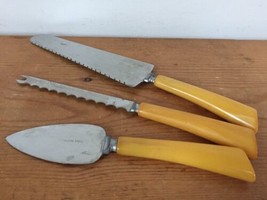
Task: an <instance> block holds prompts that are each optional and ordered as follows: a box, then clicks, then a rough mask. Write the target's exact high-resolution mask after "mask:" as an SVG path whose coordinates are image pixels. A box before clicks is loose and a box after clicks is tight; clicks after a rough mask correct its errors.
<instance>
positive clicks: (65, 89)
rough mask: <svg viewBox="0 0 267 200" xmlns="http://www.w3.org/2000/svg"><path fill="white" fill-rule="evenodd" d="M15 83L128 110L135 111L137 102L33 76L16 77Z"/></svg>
mask: <svg viewBox="0 0 267 200" xmlns="http://www.w3.org/2000/svg"><path fill="white" fill-rule="evenodd" d="M17 83H19V84H26V85H30V86H36V87H38V88H40V89H47V90H48V91H55V92H57V93H63V94H65V95H67V96H74V97H76V98H77V99H79V98H82V99H85V100H87V101H90V100H91V101H94V102H95V103H103V104H105V105H106V106H114V107H115V108H117V109H118V108H123V109H125V110H126V111H128V112H136V107H137V105H138V104H137V103H135V102H134V101H129V100H126V99H121V98H118V97H113V96H109V95H105V94H100V93H97V92H93V91H88V90H84V89H80V88H76V87H72V86H68V85H64V84H61V83H57V82H53V81H48V80H44V79H40V78H37V77H33V76H26V75H23V76H22V79H18V80H17Z"/></svg>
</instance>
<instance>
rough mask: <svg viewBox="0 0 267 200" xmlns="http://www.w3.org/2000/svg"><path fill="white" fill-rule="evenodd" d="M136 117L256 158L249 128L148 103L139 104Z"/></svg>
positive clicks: (253, 140)
mask: <svg viewBox="0 0 267 200" xmlns="http://www.w3.org/2000/svg"><path fill="white" fill-rule="evenodd" d="M138 115H139V116H140V117H144V118H146V119H150V120H153V121H157V122H160V123H163V124H166V125H170V126H173V127H175V128H179V129H182V130H185V131H187V132H190V133H193V134H195V135H197V136H200V137H203V138H205V139H207V140H210V141H213V142H215V143H217V144H222V145H226V146H232V147H238V148H241V149H243V150H244V151H245V152H246V153H247V155H248V156H249V157H250V158H252V159H256V158H257V152H258V151H257V143H256V136H255V133H254V131H253V130H252V129H250V128H247V127H243V126H239V125H235V124H231V123H228V122H224V121H220V120H215V119H212V118H208V117H203V116H200V115H196V114H191V113H187V112H183V111H179V110H174V109H170V108H166V107H162V106H157V105H153V104H149V103H141V104H140V106H139V109H138Z"/></svg>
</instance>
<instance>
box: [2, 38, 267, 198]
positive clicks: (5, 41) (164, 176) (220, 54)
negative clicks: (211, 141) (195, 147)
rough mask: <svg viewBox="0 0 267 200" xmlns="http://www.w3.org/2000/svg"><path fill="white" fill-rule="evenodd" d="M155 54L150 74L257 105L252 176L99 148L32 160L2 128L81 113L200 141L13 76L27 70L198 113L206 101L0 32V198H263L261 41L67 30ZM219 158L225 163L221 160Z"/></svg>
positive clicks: (129, 129)
mask: <svg viewBox="0 0 267 200" xmlns="http://www.w3.org/2000/svg"><path fill="white" fill-rule="evenodd" d="M68 39H71V40H74V41H77V42H81V43H84V44H88V45H91V46H94V47H97V48H101V49H105V50H108V51H111V52H114V53H118V54H121V55H125V56H129V57H132V58H135V59H139V60H142V61H145V62H150V63H153V64H155V72H156V73H157V74H162V75H167V76H170V77H173V78H176V79H179V80H182V81H185V82H187V83H191V84H193V85H196V86H200V87H202V88H205V89H208V90H211V91H214V92H217V93H219V94H222V95H225V96H227V97H230V98H233V99H235V100H238V101H240V102H243V103H245V104H248V105H250V106H252V107H254V108H256V109H257V110H258V114H259V131H258V133H257V141H258V148H259V158H258V159H257V160H253V161H252V163H253V166H254V168H255V171H256V174H257V181H256V182H255V183H252V184H251V183H246V182H242V181H239V180H235V179H233V178H229V177H225V176H222V175H218V174H214V173H210V172H207V171H203V170H199V169H196V168H192V167H188V166H184V165H179V164H172V163H167V162H161V161H156V160H147V159H140V158H133V157H122V156H118V155H116V154H111V155H108V156H103V157H102V158H101V159H100V160H99V161H98V162H97V163H95V164H92V165H80V166H66V165H60V164H54V163H49V162H45V161H42V160H38V159H35V158H32V157H30V156H27V155H25V154H22V153H20V152H19V151H17V150H15V149H13V148H12V147H11V146H10V145H9V144H8V143H7V142H6V141H5V137H6V136H8V135H10V134H12V133H14V132H17V131H19V130H22V129H27V128H31V127H35V126H41V125H48V124H58V123H90V124H97V125H100V126H102V127H104V128H105V130H106V131H107V133H108V134H110V135H112V136H114V137H116V136H121V135H124V136H138V137H147V138H160V139H171V140H181V141H194V142H205V143H208V141H206V140H204V139H201V138H199V137H197V136H194V135H192V134H189V133H186V132H184V131H181V130H178V129H175V128H172V127H168V126H165V125H162V124H159V123H156V122H152V121H149V120H145V119H142V118H139V117H137V116H136V115H135V114H130V113H127V112H125V111H124V110H116V109H115V108H113V107H105V106H104V105H103V104H95V103H94V102H86V101H84V100H81V99H79V100H77V99H75V98H73V97H66V96H64V95H63V94H60V95H59V94H56V93H51V92H47V91H45V90H41V91H39V89H37V88H31V87H27V86H20V85H18V84H16V79H19V78H20V75H23V74H24V75H33V76H37V77H41V78H45V79H48V80H53V81H58V82H62V83H66V84H69V85H73V86H78V87H80V88H84V89H91V90H94V91H98V92H103V93H106V94H110V95H115V96H119V97H123V98H128V99H133V100H135V101H137V102H143V101H146V102H150V103H155V104H158V105H163V106H166V107H170V108H175V109H180V110H184V111H188V112H192V113H196V114H200V115H204V116H209V117H213V118H217V117H216V116H215V115H213V114H211V113H209V112H208V111H206V110H204V109H202V108H200V107H198V106H196V105H194V104H192V103H190V102H188V101H186V100H183V99H181V98H178V97H176V96H174V95H171V94H168V93H166V92H164V91H161V90H160V89H157V88H155V87H154V86H153V85H152V84H141V85H139V86H138V87H136V88H128V87H126V86H123V85H121V84H119V83H116V82H115V81H112V80H110V79H108V78H105V77H104V76H102V75H99V74H97V73H95V72H93V71H90V70H88V69H85V68H83V67H81V66H79V65H76V64H74V63H72V62H70V61H67V60H65V59H63V58H60V57H59V56H56V55H53V54H51V53H49V52H47V51H44V50H42V49H40V48H38V47H36V46H33V45H32V44H30V42H29V37H4V36H1V37H0V90H1V95H0V199H20V200H24V199H25V200H26V199H193V198H195V199H266V198H267V192H266V188H267V174H266V173H267V158H266V156H267V148H266V146H267V123H266V122H267V120H266V117H267V80H266V79H267V41H229V40H182V39H127V38H81V37H73V38H68ZM226 164H227V163H226Z"/></svg>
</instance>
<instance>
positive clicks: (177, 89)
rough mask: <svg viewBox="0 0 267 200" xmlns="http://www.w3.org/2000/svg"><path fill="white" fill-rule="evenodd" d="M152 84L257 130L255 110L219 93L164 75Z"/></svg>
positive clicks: (236, 122) (229, 119)
mask: <svg viewBox="0 0 267 200" xmlns="http://www.w3.org/2000/svg"><path fill="white" fill-rule="evenodd" d="M154 85H155V86H156V87H158V88H161V89H163V90H165V91H168V92H170V93H172V94H175V95H177V96H180V97H182V98H184V99H187V100H189V101H191V102H193V103H195V104H197V105H199V106H201V107H203V108H205V109H207V110H209V111H211V112H213V113H215V114H216V115H218V116H220V117H222V118H224V119H225V120H227V121H229V122H232V123H235V124H238V125H241V126H246V127H248V128H252V129H253V130H255V133H256V132H257V131H258V116H257V111H256V110H255V109H254V108H252V107H249V106H247V105H244V104H242V103H240V102H237V101H234V100H232V99H229V98H227V97H224V96H221V95H219V94H216V93H213V92H210V91H207V90H204V89H201V88H199V87H196V86H193V85H190V84H187V83H184V82H181V81H178V80H175V79H172V78H169V77H166V76H161V75H159V76H157V77H156V79H155V82H154Z"/></svg>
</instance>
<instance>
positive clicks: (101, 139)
mask: <svg viewBox="0 0 267 200" xmlns="http://www.w3.org/2000/svg"><path fill="white" fill-rule="evenodd" d="M107 137H108V136H106V133H105V130H104V129H103V128H101V127H99V126H95V125H87V124H61V125H50V126H41V127H36V128H31V129H27V130H23V131H20V132H17V133H14V134H12V135H10V136H8V137H7V138H6V140H7V141H8V143H9V144H10V145H12V146H13V147H15V148H16V149H18V150H20V151H22V152H24V153H26V154H29V155H31V156H34V157H37V158H40V159H43V160H47V161H51V162H57V163H62V164H89V163H93V162H95V161H97V160H98V159H99V158H100V157H101V155H102V154H103V152H104V151H105V150H104V149H105V148H106V145H107V144H106V141H107Z"/></svg>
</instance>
